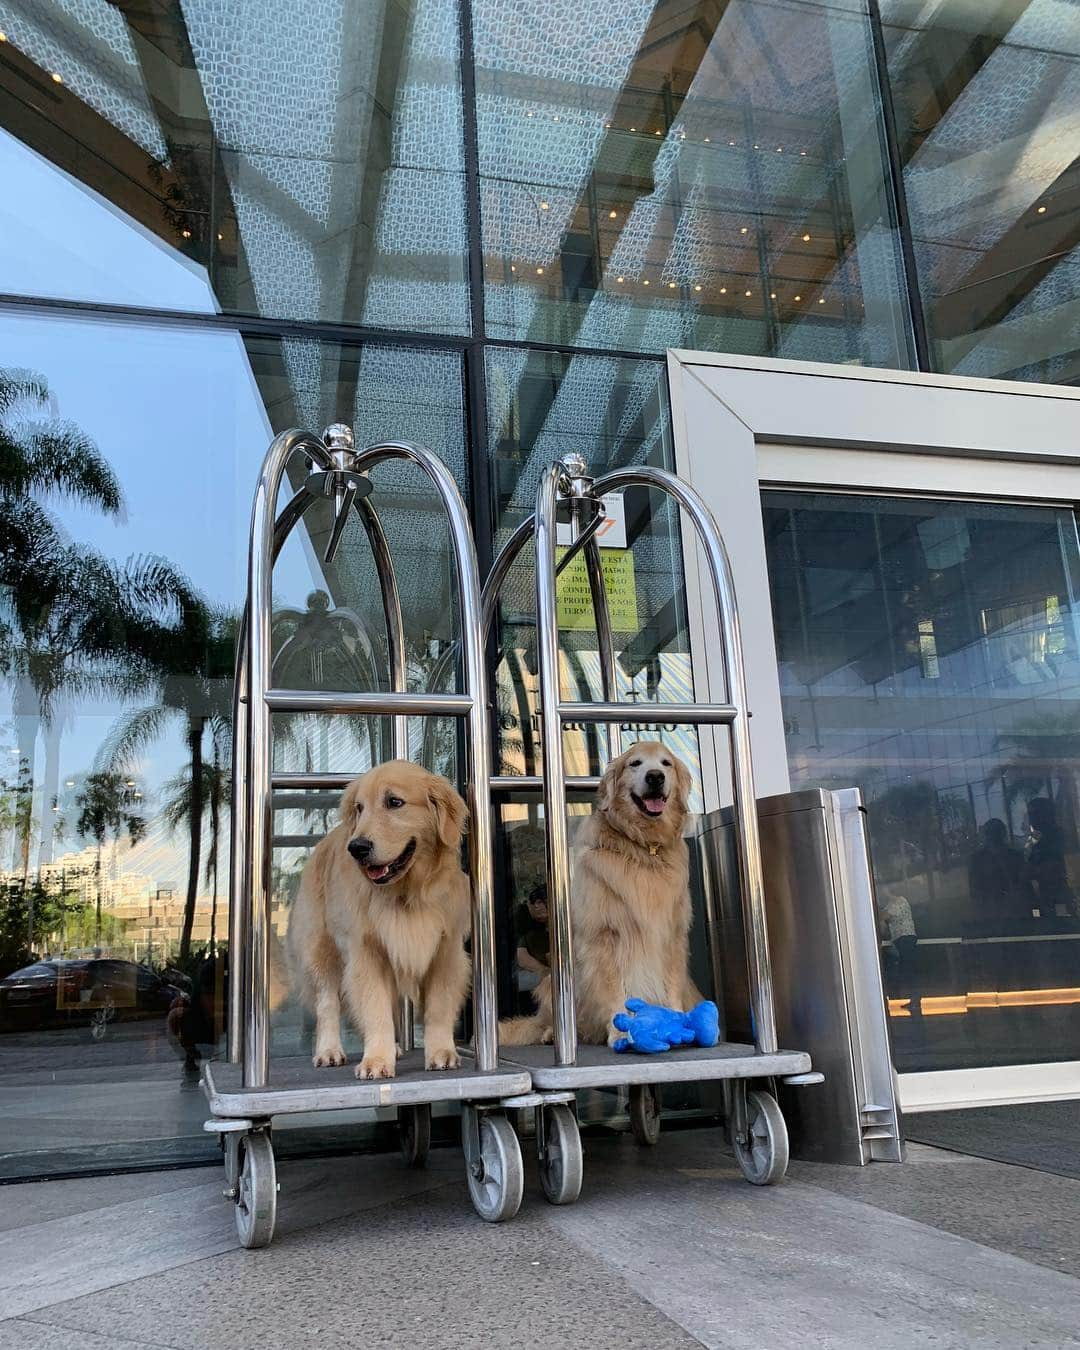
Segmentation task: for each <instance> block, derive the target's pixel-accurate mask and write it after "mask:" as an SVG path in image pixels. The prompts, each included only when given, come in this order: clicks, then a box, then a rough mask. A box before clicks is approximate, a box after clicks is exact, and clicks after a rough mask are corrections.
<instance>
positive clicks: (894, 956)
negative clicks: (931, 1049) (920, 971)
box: [877, 883, 919, 1015]
mask: <svg viewBox="0 0 1080 1350" xmlns="http://www.w3.org/2000/svg"><path fill="white" fill-rule="evenodd" d="M877 905H878V937H879V940H880V943H881V966H882V975H883V977H884V983H885V992H886V994H887V995H888V997H889V998H906V999H909V1000H910V1004H911V1006H910V1008H909V1011H910V1012H911V1013H912V1015H914V1014H915V1012H917V1005H918V990H917V988H916V979H915V974H916V960H917V957H916V949H917V947H918V945H919V939H918V936H917V935H916V932H915V920H914V919H913V917H912V914H911V904H910V902H909V901H908V899H907V896H905V895H904V894H903V893H902V892H901V890H900V888H899V887H898V886H897V885H896V884H894V883H890V884H886V885H884V886H879V887H878V892H877Z"/></svg>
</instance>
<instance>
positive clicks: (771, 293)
mask: <svg viewBox="0 0 1080 1350" xmlns="http://www.w3.org/2000/svg"><path fill="white" fill-rule="evenodd" d="M769 299H770V300H775V299H776V292H775V291H770V292H769Z"/></svg>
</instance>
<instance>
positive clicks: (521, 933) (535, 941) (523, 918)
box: [514, 883, 551, 1008]
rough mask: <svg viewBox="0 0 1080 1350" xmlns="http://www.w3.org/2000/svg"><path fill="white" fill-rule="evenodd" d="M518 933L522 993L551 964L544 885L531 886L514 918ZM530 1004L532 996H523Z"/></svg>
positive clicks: (535, 981) (518, 964)
mask: <svg viewBox="0 0 1080 1350" xmlns="http://www.w3.org/2000/svg"><path fill="white" fill-rule="evenodd" d="M514 929H515V932H516V933H517V953H516V957H517V969H518V990H519V992H520V993H521V994H522V995H524V994H527V992H528V991H529V990H530V989H535V988H536V986H537V985H538V984H539V983H540V980H541V978H542V977H543V976H544V975H546V974H547V973H548V969H549V967H550V964H551V934H550V932H549V930H548V902H547V885H546V884H543V883H542V884H541V885H539V886H534V887H533V888H532V890H531V891H530V892H529V896H528V899H527V901H526V902H525V904H523V905H519V906H518V910H517V915H516V916H515V919H514ZM523 1001H524V1002H526V1003H528V1005H529V1007H530V1008H531V1006H532V1004H531V1000H528V999H525V1000H523Z"/></svg>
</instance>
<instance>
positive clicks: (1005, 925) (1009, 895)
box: [965, 816, 1032, 938]
mask: <svg viewBox="0 0 1080 1350" xmlns="http://www.w3.org/2000/svg"><path fill="white" fill-rule="evenodd" d="M968 894H969V896H970V911H969V914H970V917H969V919H968V923H967V924H966V930H967V931H966V932H965V937H969V938H970V937H1004V936H1008V935H1010V934H1013V933H1015V932H1016V930H1017V926H1018V925H1019V924H1022V923H1023V922H1024V921H1025V920H1026V919H1030V917H1031V903H1032V900H1031V886H1030V884H1029V882H1028V874H1027V866H1026V864H1025V862H1024V859H1023V857H1022V856H1021V854H1020V853H1019V852H1018V851H1017V850H1016V849H1015V848H1013V847H1012V845H1011V844H1010V843H1009V830H1008V826H1007V825H1006V824H1005V822H1004V821H1003V820H999V819H998V818H997V816H991V817H990V819H989V820H987V821H985V822H984V823H983V825H982V826H981V827H980V829H979V842H978V844H977V845H976V847H975V851H974V852H973V853H972V855H971V858H970V859H969V861H968Z"/></svg>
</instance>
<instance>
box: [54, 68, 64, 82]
mask: <svg viewBox="0 0 1080 1350" xmlns="http://www.w3.org/2000/svg"><path fill="white" fill-rule="evenodd" d="M52 79H53V84H63V83H64V77H63V75H57V73H56V71H55V70H54V71H53V73H52Z"/></svg>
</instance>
